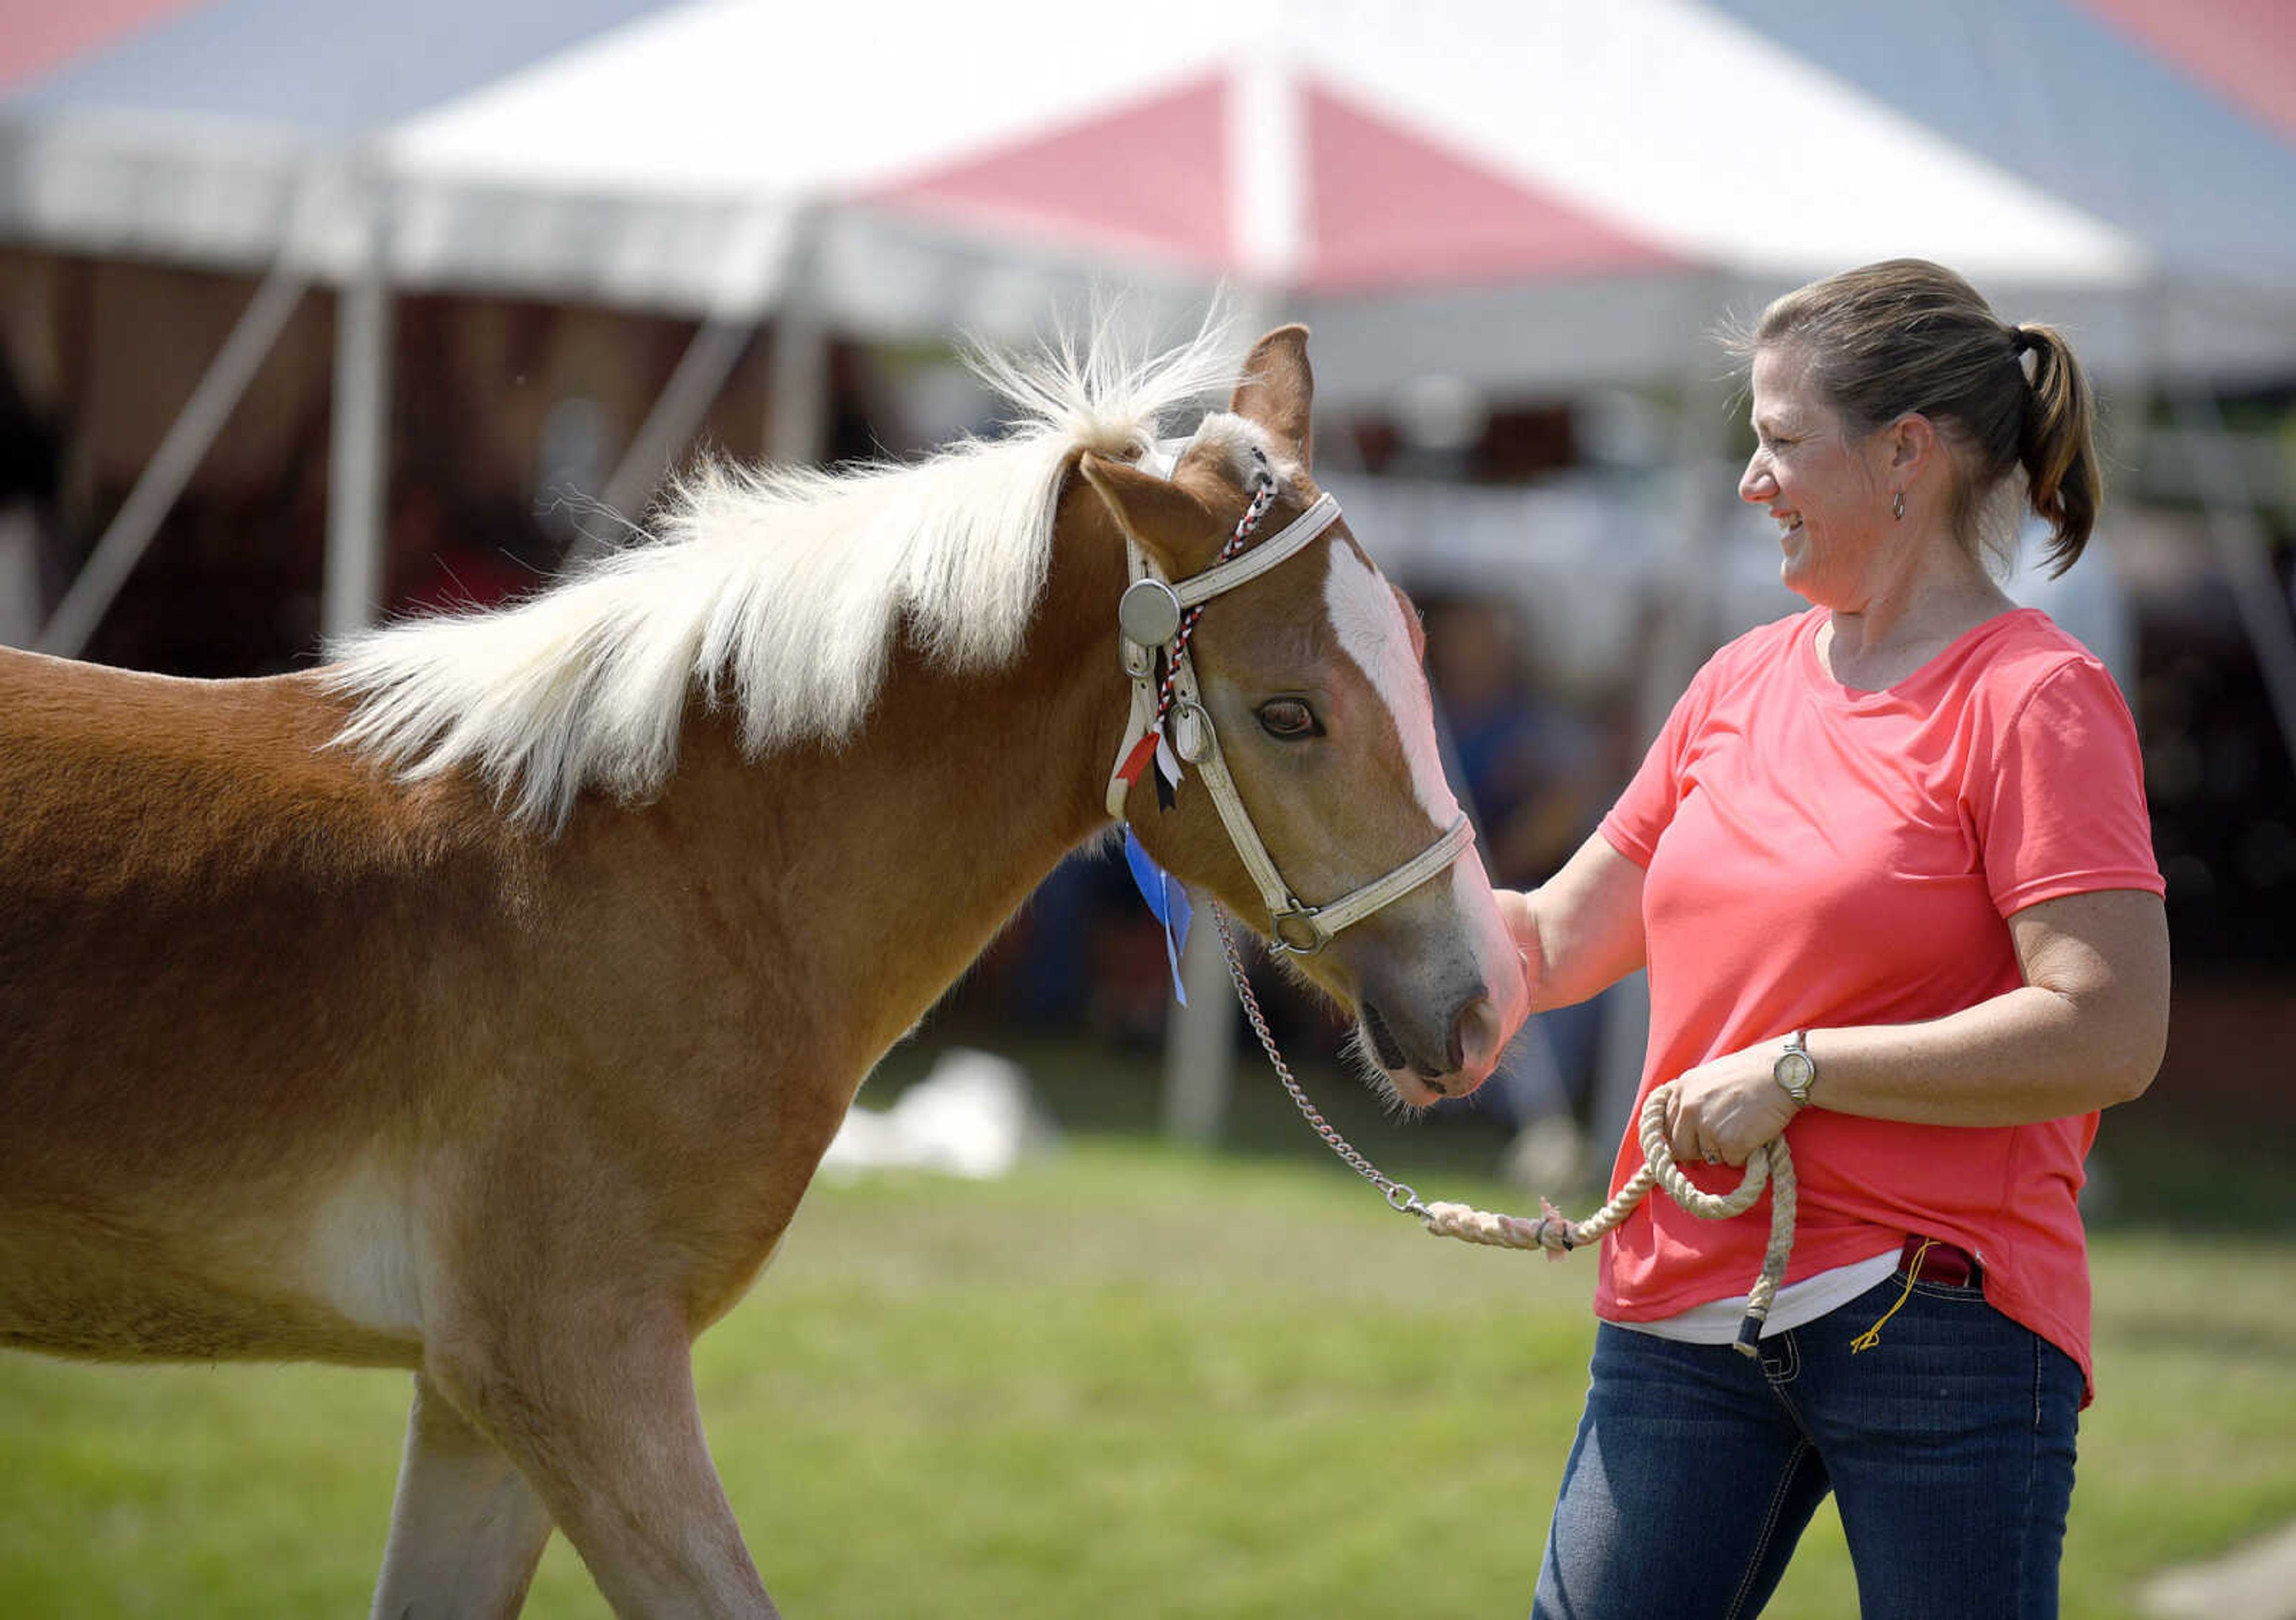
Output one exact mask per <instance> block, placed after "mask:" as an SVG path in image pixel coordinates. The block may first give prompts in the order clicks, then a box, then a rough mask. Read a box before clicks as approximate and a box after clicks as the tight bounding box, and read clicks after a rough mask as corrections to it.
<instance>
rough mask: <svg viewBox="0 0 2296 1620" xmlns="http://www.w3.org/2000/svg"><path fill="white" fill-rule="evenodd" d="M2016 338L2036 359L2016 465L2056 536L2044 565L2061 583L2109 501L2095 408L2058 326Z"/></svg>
mask: <svg viewBox="0 0 2296 1620" xmlns="http://www.w3.org/2000/svg"><path fill="white" fill-rule="evenodd" d="M2010 339H2011V341H2012V343H2013V345H2014V348H2015V350H2016V352H2017V354H2018V355H2020V356H2022V355H2023V354H2024V353H2025V352H2026V351H2027V350H2030V351H2031V353H2032V356H2033V375H2032V381H2031V383H2030V386H2029V388H2028V389H2027V392H2026V397H2025V413H2024V420H2023V422H2022V425H2021V428H2020V430H2019V433H2018V441H2017V459H2018V461H2019V462H2021V463H2022V464H2023V466H2024V469H2025V485H2026V499H2027V500H2028V501H2030V503H2031V504H2032V508H2033V510H2034V511H2035V512H2037V513H2038V514H2039V515H2040V516H2041V517H2042V518H2043V519H2045V520H2046V521H2047V522H2048V525H2049V527H2050V529H2051V530H2052V531H2053V532H2052V534H2051V536H2050V539H2049V545H2048V550H2047V552H2046V553H2045V560H2046V562H2047V563H2048V564H2049V577H2051V578H2052V579H2054V578H2055V577H2057V576H2058V575H2060V574H2062V573H2063V572H2064V571H2065V570H2066V569H2069V568H2071V567H2072V565H2073V563H2074V562H2075V560H2078V559H2079V556H2080V554H2081V550H2082V548H2083V547H2085V546H2087V544H2088V536H2089V531H2090V529H2092V528H2094V527H2095V524H2096V511H2097V505H2098V503H2099V502H2100V501H2101V500H2102V499H2103V482H2102V480H2101V479H2100V478H2099V477H2098V474H2097V464H2096V443H2095V424H2096V402H2095V397H2094V396H2093V395H2092V394H2091V393H2090V391H2089V386H2088V378H2087V376H2086V375H2084V374H2083V372H2082V371H2081V367H2080V362H2079V361H2078V360H2076V359H2075V358H2074V357H2073V351H2072V348H2071V345H2069V344H2068V343H2067V342H2066V341H2065V340H2064V337H2063V335H2062V333H2060V332H2059V331H2057V330H2056V328H2054V327H2053V326H2019V327H2014V328H2012V329H2011V331H2010Z"/></svg>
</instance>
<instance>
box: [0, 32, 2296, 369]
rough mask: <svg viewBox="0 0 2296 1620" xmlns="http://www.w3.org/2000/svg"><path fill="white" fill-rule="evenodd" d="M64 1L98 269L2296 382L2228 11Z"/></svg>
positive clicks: (2262, 81)
mask: <svg viewBox="0 0 2296 1620" xmlns="http://www.w3.org/2000/svg"><path fill="white" fill-rule="evenodd" d="M61 9H62V8H55V7H53V6H49V5H45V4H43V3H42V0H0V12H4V13H7V16H6V24H7V26H6V27H5V28H4V29H0V38H4V40H5V44H4V45H0V92H4V93H5V94H4V99H0V233H6V234H8V235H10V236H13V237H16V238H18V239H20V240H31V241H42V242H45V243H49V244H53V245H56V246H60V247H66V248H72V249H78V250H93V251H107V252H127V253H139V254H149V255H153V256H158V257H164V258H186V259H190V260H193V261H196V262H205V263H216V264H225V265H237V266H254V265H260V264H267V263H271V262H274V261H275V260H277V259H279V258H282V257H286V258H291V259H294V260H296V261H298V262H299V263H302V264H304V265H307V266H311V267H313V268H315V269H316V270H317V271H318V273H320V274H327V275H332V276H342V275H345V274H349V273H350V271H351V269H352V267H353V266H355V265H356V263H357V261H358V259H359V258H360V256H361V255H362V254H363V253H365V252H367V251H369V250H370V248H369V245H368V244H369V241H370V239H369V237H368V236H367V235H366V233H365V229H364V222H365V219H366V217H368V215H369V212H370V211H371V210H372V209H373V206H374V204H375V203H376V201H377V200H380V201H381V204H382V210H381V211H382V213H383V217H385V219H386V220H387V225H386V228H385V231H384V233H383V235H382V237H381V246H380V248H379V251H380V252H381V254H382V256H383V258H384V261H385V267H386V270H387V273H388V274H389V276H390V277H391V278H392V279H393V280H395V281H397V282H400V283H401V284H406V285H416V286H443V287H466V288H490V289H500V290H514V291H519V292H524V293H529V294H537V295H541V296H548V297H567V298H577V299H597V300H602V301H606V302H610V303H619V304H626V305H631V306H635V307H651V308H658V309H666V310H673V311H678V312H682V313H697V314H698V313H709V312H721V313H722V312H726V311H735V312H739V311H744V310H754V311H758V312H762V311H763V310H765V309H766V308H768V307H771V306H772V305H773V304H775V302H776V301H777V300H779V299H783V298H784V297H786V296H788V295H790V294H791V291H792V290H800V291H802V292H803V294H804V296H806V297H807V298H808V299H809V300H810V301H811V302H812V303H813V304H814V306H815V307H816V309H817V310H818V312H819V314H820V315H821V316H823V317H824V318H825V319H827V320H829V321H831V322H833V323H838V324H840V325H842V326H845V327H846V328H848V329H849V330H855V331H861V332H864V333H870V334H881V335H892V334H906V333H916V332H924V331H947V330H949V329H950V328H952V327H958V326H963V327H969V328H971V329H973V330H976V331H981V332H983V333H985V334H987V335H991V336H1000V337H1002V336H1012V335H1018V334H1020V333H1021V332H1025V331H1031V330H1034V329H1036V328H1037V327H1038V326H1040V325H1041V323H1042V321H1043V318H1044V315H1045V311H1046V307H1047V304H1048V303H1052V304H1064V303H1070V302H1072V301H1073V300H1074V299H1075V298H1076V297H1077V296H1078V293H1079V292H1080V291H1081V290H1082V288H1083V287H1084V285H1085V284H1086V283H1087V282H1088V281H1091V280H1093V279H1095V278H1100V279H1109V280H1118V281H1121V282H1124V283H1125V284H1127V285H1128V286H1130V287H1132V288H1133V289H1135V290H1137V291H1138V292H1139V293H1141V294H1142V296H1143V299H1144V302H1145V304H1146V305H1147V306H1148V307H1149V312H1150V314H1151V315H1162V316H1164V317H1166V318H1170V319H1177V318H1180V317H1181V315H1182V312H1183V311H1185V309H1187V308H1189V307H1193V306H1195V305H1197V304H1198V303H1200V301H1201V297H1202V295H1203V292H1204V290H1205V289H1206V288H1207V287H1208V286H1209V285H1210V284H1211V283H1212V282H1218V281H1225V282H1229V283H1230V284H1233V285H1236V286H1239V287H1241V288H1242V289H1244V290H1247V292H1248V293H1250V294H1252V295H1255V296H1256V297H1257V298H1259V299H1263V300H1264V301H1265V302H1266V304H1267V306H1268V307H1271V308H1272V307H1281V308H1282V309H1283V312H1285V313H1287V314H1295V313H1296V314H1300V315H1305V316H1306V317H1307V318H1308V319H1309V320H1311V321H1312V322H1314V323H1316V328H1317V337H1318V348H1319V354H1320V355H1321V356H1323V357H1324V360H1325V366H1324V370H1325V372H1326V374H1327V375H1328V376H1330V377H1332V378H1333V379H1335V380H1345V382H1346V384H1347V386H1349V388H1350V389H1357V390H1361V391H1364V392H1377V391H1382V390H1383V389H1387V388H1390V387H1391V386H1393V385H1394V384H1395V383H1397V382H1398V381H1401V380H1407V379H1409V378H1411V377H1414V376H1418V375H1423V374H1425V373H1428V372H1447V373H1450V374H1454V375H1458V376H1462V377H1465V378H1467V379H1469V380H1473V381H1476V382H1480V383H1482V384H1485V385H1487V386H1492V387H1497V388H1510V389H1524V388H1534V389H1551V390H1554V391H1562V390H1564V389H1570V388H1574V387H1578V386H1581V385H1584V384H1587V383H1590V382H1602V381H1611V380H1640V379H1646V378H1649V377H1651V376H1653V375H1660V376H1664V375H1669V374H1673V373H1675V372H1679V371H1680V370H1681V369H1682V368H1683V367H1684V366H1685V364H1691V363H1692V362H1691V361H1690V359H1689V356H1691V355H1692V354H1693V353H1694V352H1695V340H1696V337H1697V334H1698V332H1699V331H1700V330H1701V329H1702V326H1703V325H1704V323H1707V322H1708V321H1710V320H1711V319H1712V317H1713V315H1714V313H1715V311H1716V309H1717V308H1718V307H1719V306H1721V305H1724V304H1730V305H1735V306H1739V307H1744V306H1746V305H1749V304H1752V303H1756V302H1758V301H1759V299H1763V298H1766V297H1767V296H1769V295H1770V294H1772V293H1774V292H1775V291H1777V290H1782V289H1784V287H1787V286H1790V285H1792V284H1793V283H1795V282H1799V281H1800V280H1804V279H1807V278H1808V277H1809V276H1811V275H1814V274H1823V273H1825V272H1827V271H1830V270H1833V269H1837V268H1841V267H1842V266H1847V265H1849V264H1855V263H1859V262H1864V261H1866V260H1870V259H1874V258H1882V257H1887V256H1890V255H1891V254H1897V253H1919V254H1922V255H1923V256H1925V257H1929V258H1938V259H1940V260H1943V261H1944V262H1947V263H1948V264H1952V265H1954V266H1956V267H1958V268H1961V269H1963V270H1964V271H1965V272H1967V273H1968V274H1971V275H1972V277H1973V278H1974V279H1976V280H1977V281H1978V282H1980V285H1982V286H1984V287H1985V288H1986V290H1988V291H1989V293H1990V294H1991V295H1992V296H1994V297H1995V299H1996V300H1997V302H1998V303H2000V304H2002V305H2003V307H2004V309H2005V313H2008V314H2013V315H2047V316H2049V317H2051V318H2058V319H2062V320H2065V321H2067V322H2068V323H2071V324H2073V325H2074V326H2076V327H2077V328H2079V330H2080V332H2081V340H2082V344H2083V348H2084V352H2085V353H2086V354H2088V355H2089V356H2091V357H2092V359H2093V360H2094V361H2095V364H2098V366H2099V367H2100V369H2103V370H2106V371H2108V372H2109V371H2112V370H2114V369H2116V368H2126V369H2136V368H2143V367H2151V366H2156V365H2160V364H2169V365H2172V366H2173V365H2179V364H2185V365H2191V366H2194V367H2204V368H2207V369H2210V371H2211V372H2219V373H2220V372H2226V371H2235V372H2237V371H2240V370H2242V369H2243V368H2245V369H2248V370H2251V371H2252V370H2257V369H2262V370H2267V371H2273V370H2276V371H2280V372H2284V371H2285V370H2287V369H2289V368H2290V367H2291V366H2292V365H2296V297H2292V295H2291V294H2290V292H2289V291H2288V290H2287V289H2289V288H2291V287H2296V106H2292V102H2296V94H2292V93H2290V92H2288V91H2287V90H2286V89H2285V86H2286V84H2287V83H2289V82H2292V81H2296V22H2292V21H2290V20H2285V19H2284V17H2282V16H2281V15H2279V14H2277V13H2274V12H2270V10H2269V8H2266V7H2261V6H2258V5H2255V4H2243V0H2197V4H2183V5H2180V6H2179V7H2177V11H2176V15H2177V18H2179V19H2181V20H2182V21H2183V23H2184V25H2185V26H2182V27H2174V28H2172V27H2171V26H2169V16H2170V7H2169V4H2168V0H2082V3H2079V4H2077V3H2076V0H1939V4H1936V5H1933V6H1931V7H1928V8H1925V9H1924V11H1923V14H1922V16H1921V17H1920V19H1918V20H1917V23H1916V25H1915V26H1914V27H1912V28H1911V29H1899V28H1892V29H1887V30H1884V29H1876V28H1874V27H1872V26H1871V22H1870V19H1861V17H1860V15H1859V14H1858V13H1857V12H1855V10H1854V8H1853V9H1844V8H1841V7H1838V6H1834V5H1831V4H1825V3H1824V0H1611V4H1605V5H1602V6H1591V7H1589V6H1566V5H1564V4H1560V3H1559V0H1432V3H1431V4H1429V5H1427V6H1424V7H1420V8H1415V9H1413V10H1412V11H1410V12H1407V13H1406V12H1399V11H1398V10H1397V9H1396V8H1394V7H1391V6H1386V5H1379V4H1368V3H1365V0H1340V3H1334V4H1319V5H1309V4H1305V3H1304V0H1296V3H1295V0H1171V4H1168V5H1166V6H1164V7H1162V8H1160V10H1159V12H1158V14H1157V16H1156V19H1155V21H1154V24H1153V26H1152V27H1133V26H1128V27H1122V28H1119V27H1117V26H1115V25H1109V26H1106V27H1095V26H1091V25H1089V24H1080V23H1079V22H1078V20H1077V18H1076V16H1075V13H1074V11H1073V8H1072V7H1069V6H1065V5H1061V4H1054V0H1005V4H1000V5H997V6H996V7H992V8H986V9H984V8H972V9H970V10H967V9H964V8H951V7H943V6H924V5H913V6H902V7H884V6H880V7H873V8H868V9H866V10H865V11H858V12H856V11H850V10H840V9H839V8H833V7H789V6H785V5H780V4H773V3H772V0H687V3H683V4H663V3H660V0H503V3H502V4H489V5H484V6H473V5H470V4H467V0H406V4H401V5H398V6H396V7H392V8H389V12H387V13H386V12H379V11H377V10H376V9H375V8H372V7H353V6H327V5H322V6H313V5H308V4H298V3H297V0H90V3H89V4H82V5H80V6H78V7H76V8H70V15H69V16H65V15H60V14H56V13H58V12H61ZM15 13H21V16H18V15H16V14H15ZM2196 22H2197V23H2198V25H2199V26H2194V24H2195V23H2196ZM2226 38H2230V39H2233V40H2235V41H2236V42H2237V46H2236V48H2228V47H2226V45H2224V44H2223V43H2222V41H2223V40H2224V39H2226ZM2196 40H2197V41H2198V42H2199V43H2198V44H2195V43H2194V41H2196ZM2274 61H2276V62H2278V63H2279V64H2281V66H2282V67H2283V68H2284V70H2286V71H2284V72H2283V73H2282V74H2280V75H2279V76H2277V77H2276V76H2275V75H2274V74H2272V73H2270V72H2267V71H2263V70H2260V69H2259V67H2258V65H2257V64H2259V63H2268V62H2274ZM2195 176H2206V177H2207V184H2195V181H2194V177H2195Z"/></svg>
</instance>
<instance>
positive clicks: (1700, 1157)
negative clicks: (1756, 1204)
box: [1666, 1041, 1800, 1165]
mask: <svg viewBox="0 0 2296 1620" xmlns="http://www.w3.org/2000/svg"><path fill="white" fill-rule="evenodd" d="M1783 1050H1784V1047H1783V1046H1782V1045H1781V1043H1779V1042H1777V1041H1765V1042H1763V1043H1760V1044H1759V1045H1756V1046H1749V1047H1747V1048H1746V1049H1745V1050H1744V1051H1734V1052H1732V1053H1730V1054H1729V1055H1728V1056H1727V1057H1722V1058H1717V1059H1715V1060H1713V1061H1712V1062H1711V1063H1702V1064H1700V1065H1699V1066H1698V1067H1697V1068H1693V1069H1691V1070H1689V1071H1687V1072H1686V1073H1685V1074H1684V1075H1683V1076H1682V1077H1681V1078H1680V1079H1678V1080H1677V1081H1676V1082H1675V1083H1674V1097H1673V1100H1671V1101H1670V1102H1669V1104H1668V1105H1667V1110H1666V1136H1667V1141H1668V1142H1669V1144H1670V1145H1671V1146H1672V1147H1673V1149H1674V1157H1675V1158H1676V1160H1677V1162H1678V1163H1681V1164H1701V1163H1703V1164H1724V1165H1743V1164H1744V1163H1745V1162H1746V1161H1747V1160H1748V1159H1750V1158H1752V1157H1753V1156H1754V1150H1755V1149H1757V1148H1759V1147H1760V1146H1761V1145H1762V1144H1763V1143H1764V1142H1766V1141H1769V1140H1770V1139H1771V1138H1772V1137H1775V1135H1777V1134H1778V1133H1780V1132H1781V1131H1783V1130H1784V1129H1785V1128H1786V1122H1787V1121H1788V1120H1790V1119H1792V1117H1794V1115H1795V1114H1796V1113H1797V1112H1799V1111H1800V1109H1799V1105H1798V1104H1796V1103H1795V1101H1794V1100H1793V1099H1792V1097H1790V1096H1788V1095H1787V1094H1786V1089H1785V1088H1784V1086H1782V1085H1780V1084H1778V1083H1777V1081H1776V1080H1775V1079H1774V1078H1773V1077H1772V1076H1773V1074H1774V1072H1775V1068H1776V1066H1777V1060H1778V1053H1779V1052H1780V1051H1783Z"/></svg>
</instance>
